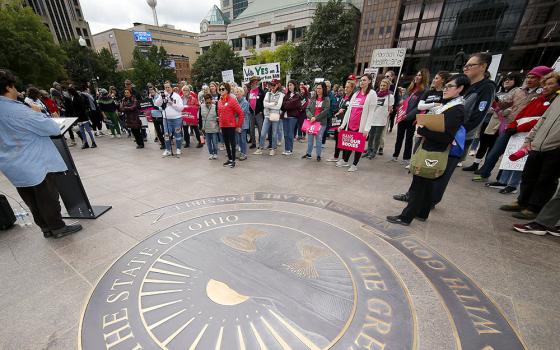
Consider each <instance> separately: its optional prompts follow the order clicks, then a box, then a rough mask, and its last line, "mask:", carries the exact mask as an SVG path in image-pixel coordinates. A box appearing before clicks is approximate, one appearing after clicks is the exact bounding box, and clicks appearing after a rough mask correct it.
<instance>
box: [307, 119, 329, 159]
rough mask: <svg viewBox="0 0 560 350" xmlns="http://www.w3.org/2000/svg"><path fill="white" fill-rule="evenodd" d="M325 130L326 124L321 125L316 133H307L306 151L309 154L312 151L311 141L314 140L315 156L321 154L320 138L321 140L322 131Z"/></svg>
mask: <svg viewBox="0 0 560 350" xmlns="http://www.w3.org/2000/svg"><path fill="white" fill-rule="evenodd" d="M325 130H327V126H326V125H321V130H319V133H318V134H317V135H311V134H307V153H306V154H309V155H311V152H313V142H315V151H316V152H317V157H320V156H321V146H322V140H323V133H324V132H325Z"/></svg>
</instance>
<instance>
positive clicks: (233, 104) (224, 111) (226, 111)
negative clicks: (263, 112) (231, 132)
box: [218, 95, 244, 128]
mask: <svg viewBox="0 0 560 350" xmlns="http://www.w3.org/2000/svg"><path fill="white" fill-rule="evenodd" d="M236 115H237V120H236V118H235V116H236ZM243 117H244V115H243V110H242V109H241V106H240V105H239V103H238V102H237V99H236V98H235V97H233V96H231V95H227V100H225V101H224V99H223V98H222V97H220V99H219V100H218V123H219V124H220V128H241V126H242V125H243Z"/></svg>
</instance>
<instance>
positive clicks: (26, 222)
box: [22, 211, 31, 226]
mask: <svg viewBox="0 0 560 350" xmlns="http://www.w3.org/2000/svg"><path fill="white" fill-rule="evenodd" d="M22 219H23V226H31V218H30V217H29V212H27V211H23V212H22Z"/></svg>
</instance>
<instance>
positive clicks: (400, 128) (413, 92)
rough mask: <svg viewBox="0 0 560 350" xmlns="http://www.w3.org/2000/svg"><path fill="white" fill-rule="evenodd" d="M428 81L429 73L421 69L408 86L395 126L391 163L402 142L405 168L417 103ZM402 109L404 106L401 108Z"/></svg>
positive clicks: (398, 152) (411, 139) (409, 154)
mask: <svg viewBox="0 0 560 350" xmlns="http://www.w3.org/2000/svg"><path fill="white" fill-rule="evenodd" d="M429 80H430V73H429V71H428V70H427V69H425V68H422V69H421V70H420V71H418V73H416V76H414V79H413V80H412V82H411V83H410V85H409V86H408V89H407V90H406V92H407V94H408V97H405V102H403V103H406V105H405V106H406V110H403V111H402V113H403V117H402V118H401V120H400V121H399V123H398V125H397V140H396V142H395V152H394V153H393V158H392V159H391V160H392V161H394V162H396V161H397V160H398V158H399V154H400V153H401V147H402V143H403V141H404V152H403V164H404V165H405V166H406V165H408V164H409V163H410V157H411V156H412V141H413V138H414V130H415V127H414V121H415V120H416V114H417V113H418V103H419V102H420V98H421V97H422V95H423V94H424V91H425V90H426V88H427V87H428V81H429ZM401 108H404V106H401Z"/></svg>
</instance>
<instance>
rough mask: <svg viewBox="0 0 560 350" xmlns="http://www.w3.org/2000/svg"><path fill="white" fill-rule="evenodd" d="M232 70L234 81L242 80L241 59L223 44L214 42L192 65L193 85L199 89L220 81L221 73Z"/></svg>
mask: <svg viewBox="0 0 560 350" xmlns="http://www.w3.org/2000/svg"><path fill="white" fill-rule="evenodd" d="M229 69H232V70H233V74H234V77H235V81H237V82H238V83H239V82H241V80H243V58H241V57H239V56H237V55H236V54H235V52H233V49H232V48H231V47H230V46H229V45H228V44H226V43H224V42H214V43H212V45H211V46H210V48H209V49H208V51H206V52H205V53H203V54H202V55H200V57H198V59H197V60H196V62H195V63H194V64H193V67H192V77H193V83H194V85H195V86H197V87H201V86H202V85H203V84H204V83H209V82H211V81H222V71H224V70H229Z"/></svg>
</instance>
